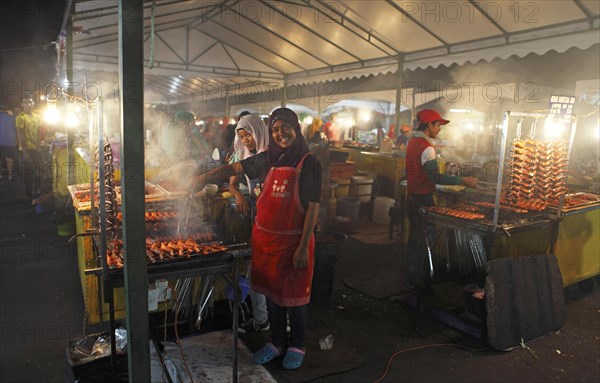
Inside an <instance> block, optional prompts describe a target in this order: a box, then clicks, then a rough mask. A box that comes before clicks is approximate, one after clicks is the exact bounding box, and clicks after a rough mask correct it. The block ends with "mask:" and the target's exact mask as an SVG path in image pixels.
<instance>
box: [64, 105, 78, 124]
mask: <svg viewBox="0 0 600 383" xmlns="http://www.w3.org/2000/svg"><path fill="white" fill-rule="evenodd" d="M76 109H77V108H76V106H75V105H68V107H67V116H66V117H65V125H67V127H68V128H74V127H76V126H77V125H79V117H77V112H76Z"/></svg>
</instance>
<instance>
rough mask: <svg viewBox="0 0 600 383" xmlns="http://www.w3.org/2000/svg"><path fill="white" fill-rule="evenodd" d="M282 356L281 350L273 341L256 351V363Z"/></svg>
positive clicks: (263, 362)
mask: <svg viewBox="0 0 600 383" xmlns="http://www.w3.org/2000/svg"><path fill="white" fill-rule="evenodd" d="M280 356H281V352H280V351H279V350H278V349H277V347H275V346H274V345H273V343H267V344H266V345H265V346H264V347H263V348H261V349H260V350H258V351H256V352H255V353H254V363H256V364H266V363H269V362H270V361H272V360H273V359H275V358H278V357H280Z"/></svg>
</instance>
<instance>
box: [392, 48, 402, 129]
mask: <svg viewBox="0 0 600 383" xmlns="http://www.w3.org/2000/svg"><path fill="white" fill-rule="evenodd" d="M403 78H404V54H403V53H400V54H398V69H397V70H396V110H395V116H394V127H395V128H396V131H395V132H394V134H395V135H396V136H397V135H398V133H399V132H400V111H401V108H402V81H403Z"/></svg>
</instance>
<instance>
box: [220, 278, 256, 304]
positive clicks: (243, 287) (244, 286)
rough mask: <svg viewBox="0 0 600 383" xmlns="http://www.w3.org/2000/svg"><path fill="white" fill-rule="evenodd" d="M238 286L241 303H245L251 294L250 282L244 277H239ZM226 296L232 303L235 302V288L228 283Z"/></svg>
mask: <svg viewBox="0 0 600 383" xmlns="http://www.w3.org/2000/svg"><path fill="white" fill-rule="evenodd" d="M238 286H239V288H240V302H243V301H245V300H246V297H247V296H248V293H249V292H250V281H249V280H248V279H246V278H244V277H242V276H239V277H238ZM225 294H226V295H227V299H229V300H230V301H233V299H234V296H233V294H234V292H233V286H232V285H231V283H228V284H227V286H226V287H225Z"/></svg>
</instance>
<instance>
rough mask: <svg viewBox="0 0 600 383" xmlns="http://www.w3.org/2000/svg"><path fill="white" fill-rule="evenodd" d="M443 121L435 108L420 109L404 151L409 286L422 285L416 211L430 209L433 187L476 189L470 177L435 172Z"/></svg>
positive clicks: (421, 231) (421, 227)
mask: <svg viewBox="0 0 600 383" xmlns="http://www.w3.org/2000/svg"><path fill="white" fill-rule="evenodd" d="M449 122H450V121H448V120H445V119H443V118H442V116H440V114H439V113H438V112H437V111H436V110H434V109H423V110H421V111H420V112H419V113H417V123H418V126H417V129H416V131H415V132H414V134H413V136H412V138H411V139H410V140H409V141H408V145H407V148H406V178H407V194H408V195H407V201H406V207H407V213H408V219H409V221H410V231H409V237H408V244H407V248H406V256H407V263H408V264H407V265H406V266H407V267H406V268H407V269H408V270H406V271H407V274H408V275H405V277H406V279H407V280H406V282H407V286H408V287H413V286H414V285H415V284H421V283H422V282H423V279H424V271H425V262H424V261H425V259H426V249H427V241H426V229H427V228H426V227H425V223H424V220H423V217H422V215H421V214H420V213H419V209H420V208H421V207H424V206H433V205H434V202H433V192H434V191H435V185H436V184H440V185H460V184H463V185H466V186H469V187H473V188H475V187H477V179H475V178H473V177H458V176H447V175H444V174H440V172H439V170H438V162H437V154H436V151H435V146H434V145H433V141H432V140H433V139H435V138H436V137H437V135H438V134H439V133H440V131H441V129H442V126H443V125H446V124H448V123H449Z"/></svg>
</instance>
